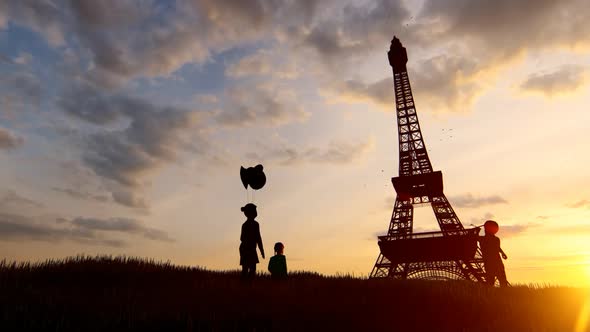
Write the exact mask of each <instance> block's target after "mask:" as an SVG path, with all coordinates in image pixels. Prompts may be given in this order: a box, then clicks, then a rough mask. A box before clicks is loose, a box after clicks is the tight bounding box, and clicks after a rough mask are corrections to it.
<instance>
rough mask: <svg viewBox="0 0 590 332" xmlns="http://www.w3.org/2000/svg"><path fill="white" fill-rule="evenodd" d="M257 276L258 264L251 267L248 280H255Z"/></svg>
mask: <svg viewBox="0 0 590 332" xmlns="http://www.w3.org/2000/svg"><path fill="white" fill-rule="evenodd" d="M255 276H256V264H252V265H250V271H248V278H250V279H254V277H255Z"/></svg>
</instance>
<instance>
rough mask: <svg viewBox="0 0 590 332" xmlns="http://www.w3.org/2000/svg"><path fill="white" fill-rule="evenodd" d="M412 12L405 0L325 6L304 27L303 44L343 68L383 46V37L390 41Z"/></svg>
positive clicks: (325, 59) (329, 63)
mask: <svg viewBox="0 0 590 332" xmlns="http://www.w3.org/2000/svg"><path fill="white" fill-rule="evenodd" d="M337 4H339V5H340V4H342V3H337ZM321 14H326V15H321ZM409 16H410V13H409V11H408V10H407V8H405V7H404V5H403V3H402V1H390V0H378V1H373V2H371V3H369V4H362V5H352V4H350V3H344V5H341V6H335V5H330V6H325V7H323V8H322V11H321V12H320V14H318V17H319V19H318V20H317V21H315V22H313V23H312V24H311V26H310V27H309V28H307V29H305V30H303V33H302V39H303V40H302V44H303V45H304V46H306V47H308V48H310V49H312V50H314V51H315V52H316V53H317V54H318V55H319V56H320V58H321V60H322V61H323V63H324V64H325V65H328V66H331V68H332V69H336V70H338V69H339V68H340V69H342V67H341V64H342V63H343V62H344V63H346V62H348V60H351V59H354V58H357V57H361V56H366V55H367V54H369V53H371V52H372V51H374V50H375V49H377V48H382V47H383V41H389V40H390V39H391V37H392V33H393V32H394V31H401V30H403V29H402V27H403V23H404V21H405V20H407V19H408V18H409Z"/></svg>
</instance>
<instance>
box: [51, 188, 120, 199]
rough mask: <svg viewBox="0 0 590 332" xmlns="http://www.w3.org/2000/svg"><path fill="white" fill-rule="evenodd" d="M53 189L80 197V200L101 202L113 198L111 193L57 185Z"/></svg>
mask: <svg viewBox="0 0 590 332" xmlns="http://www.w3.org/2000/svg"><path fill="white" fill-rule="evenodd" d="M51 190H53V191H55V192H59V193H62V194H65V195H68V196H69V197H71V198H75V199H80V200H86V201H95V202H101V203H106V202H109V201H110V200H111V197H110V196H109V195H101V194H94V193H90V192H85V191H81V190H76V189H71V188H56V187H54V188H51Z"/></svg>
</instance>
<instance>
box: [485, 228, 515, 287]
mask: <svg viewBox="0 0 590 332" xmlns="http://www.w3.org/2000/svg"><path fill="white" fill-rule="evenodd" d="M483 228H484V232H485V235H484V236H480V237H479V239H478V241H479V247H480V248H481V255H482V258H483V264H484V268H485V270H486V283H487V284H488V285H490V286H493V285H494V283H495V282H496V278H498V281H499V282H500V286H501V287H506V286H508V280H506V271H505V270H504V263H502V259H501V258H500V254H501V255H502V258H504V259H508V256H506V254H505V253H504V251H503V250H502V248H501V247H500V239H499V238H497V237H496V235H495V234H496V233H497V232H498V229H499V228H500V226H498V223H497V222H495V221H493V220H488V221H486V222H485V223H484V225H483Z"/></svg>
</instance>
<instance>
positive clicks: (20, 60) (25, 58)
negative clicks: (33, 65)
mask: <svg viewBox="0 0 590 332" xmlns="http://www.w3.org/2000/svg"><path fill="white" fill-rule="evenodd" d="M31 60H33V56H32V55H31V53H27V52H20V53H19V55H18V56H17V57H16V58H14V59H13V61H14V63H16V64H19V65H26V64H28V63H30V62H31Z"/></svg>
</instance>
